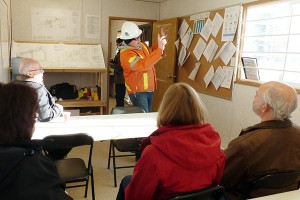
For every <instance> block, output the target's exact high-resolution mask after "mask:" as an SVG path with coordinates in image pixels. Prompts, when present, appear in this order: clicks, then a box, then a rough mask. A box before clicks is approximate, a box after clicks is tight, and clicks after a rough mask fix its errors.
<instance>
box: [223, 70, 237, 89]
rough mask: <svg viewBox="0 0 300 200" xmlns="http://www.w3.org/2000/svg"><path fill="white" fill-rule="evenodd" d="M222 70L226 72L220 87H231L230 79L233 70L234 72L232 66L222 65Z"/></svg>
mask: <svg viewBox="0 0 300 200" xmlns="http://www.w3.org/2000/svg"><path fill="white" fill-rule="evenodd" d="M223 71H224V73H225V74H226V77H225V79H224V80H223V82H222V84H221V87H223V88H227V89H230V88H231V81H232V76H233V72H234V68H233V67H226V66H224V67H223Z"/></svg>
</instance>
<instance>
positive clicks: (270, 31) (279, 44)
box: [240, 0, 300, 87]
mask: <svg viewBox="0 0 300 200" xmlns="http://www.w3.org/2000/svg"><path fill="white" fill-rule="evenodd" d="M299 21H300V0H297V1H271V2H267V3H266V2H264V3H260V2H259V1H258V2H256V3H252V4H251V3H249V4H245V5H244V21H243V22H242V26H243V32H242V36H241V57H252V58H257V64H258V69H259V75H260V80H261V81H263V82H265V81H271V80H275V81H284V82H286V83H292V84H293V85H294V86H297V87H299V86H300V23H299ZM241 72H242V71H241ZM240 79H245V78H243V75H242V76H241V77H240Z"/></svg>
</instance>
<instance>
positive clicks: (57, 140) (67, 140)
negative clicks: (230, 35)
mask: <svg viewBox="0 0 300 200" xmlns="http://www.w3.org/2000/svg"><path fill="white" fill-rule="evenodd" d="M42 143H43V144H42V145H43V147H44V148H45V149H66V148H73V147H77V146H83V145H93V143H94V139H93V138H92V137H91V136H89V135H87V134H85V133H75V134H68V135H49V136H47V137H45V138H44V139H43V142H42Z"/></svg>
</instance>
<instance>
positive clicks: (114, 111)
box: [110, 106, 145, 115]
mask: <svg viewBox="0 0 300 200" xmlns="http://www.w3.org/2000/svg"><path fill="white" fill-rule="evenodd" d="M130 113H145V111H144V109H142V108H140V107H137V106H125V107H115V108H114V109H112V111H111V112H110V114H113V115H114V114H130Z"/></svg>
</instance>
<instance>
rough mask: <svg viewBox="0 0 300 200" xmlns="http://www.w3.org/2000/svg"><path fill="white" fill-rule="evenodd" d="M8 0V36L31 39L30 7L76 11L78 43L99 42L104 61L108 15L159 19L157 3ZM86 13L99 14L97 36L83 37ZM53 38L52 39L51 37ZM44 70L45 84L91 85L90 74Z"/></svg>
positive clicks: (14, 38) (91, 76) (93, 81)
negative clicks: (78, 30) (78, 12)
mask: <svg viewBox="0 0 300 200" xmlns="http://www.w3.org/2000/svg"><path fill="white" fill-rule="evenodd" d="M11 2H12V39H13V40H15V41H32V33H31V8H32V7H36V8H52V9H65V10H76V11H80V12H81V15H82V18H81V38H80V41H78V42H79V43H101V45H102V50H103V55H104V60H105V64H107V63H108V58H107V56H108V31H109V30H108V28H109V25H108V23H109V16H113V17H127V18H140V19H153V20H155V19H159V4H158V3H150V2H138V1H134V0H11ZM86 15H98V16H100V31H99V32H100V35H99V38H97V39H88V38H85V37H84V33H85V32H84V28H85V17H86ZM54 42H55V41H54ZM113 42H115V41H113ZM67 76H68V77H67V78H66V74H62V73H46V75H45V85H46V86H47V87H48V88H49V87H50V86H51V85H54V84H56V83H61V82H69V83H70V84H75V85H77V86H78V87H79V88H81V87H86V86H94V85H95V82H96V77H95V75H94V74H74V73H73V74H68V75H67Z"/></svg>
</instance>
